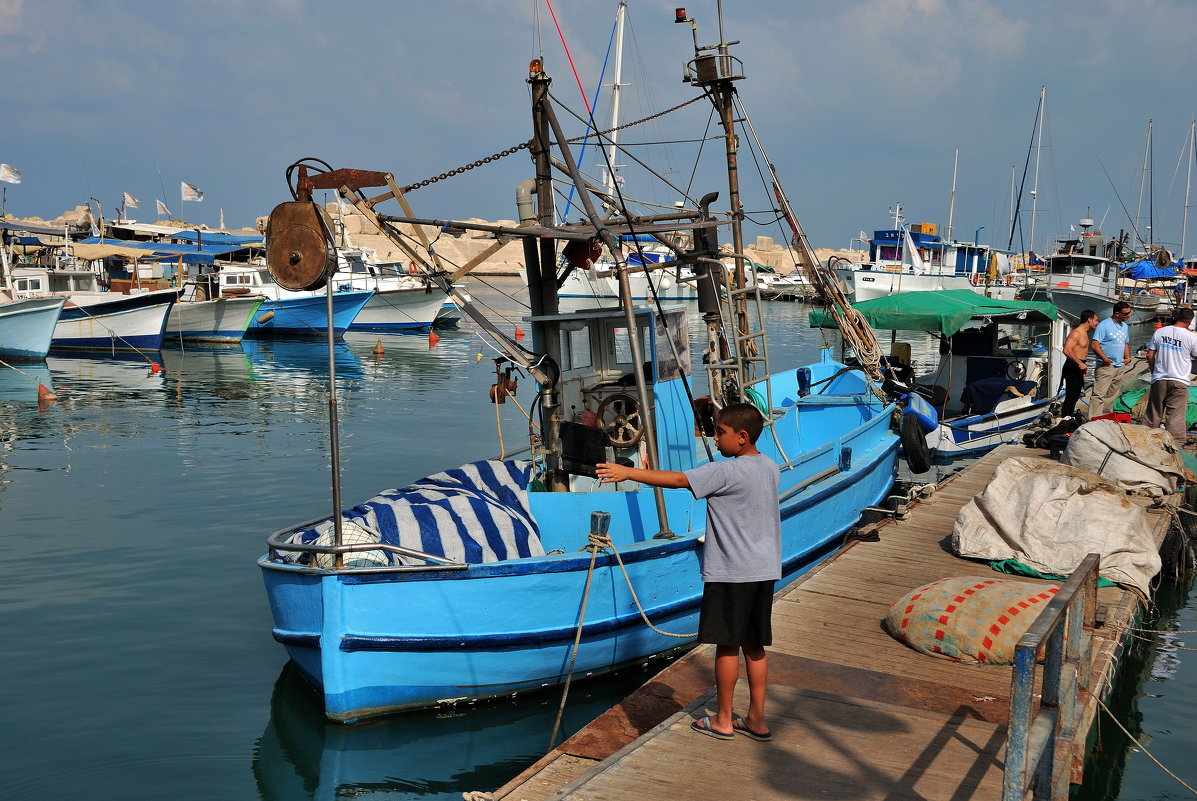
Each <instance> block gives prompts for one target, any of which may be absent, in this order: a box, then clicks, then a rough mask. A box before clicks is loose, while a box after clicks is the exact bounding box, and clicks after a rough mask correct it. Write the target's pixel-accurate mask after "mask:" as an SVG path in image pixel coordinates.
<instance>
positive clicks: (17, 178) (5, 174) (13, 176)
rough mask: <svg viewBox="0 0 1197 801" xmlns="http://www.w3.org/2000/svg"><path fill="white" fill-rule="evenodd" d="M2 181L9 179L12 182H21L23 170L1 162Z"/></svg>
mask: <svg viewBox="0 0 1197 801" xmlns="http://www.w3.org/2000/svg"><path fill="white" fill-rule="evenodd" d="M0 181H7V182H8V183H10V184H19V183H21V171H20V170H18V169H17V168H16V167H12V166H9V165H8V164H0Z"/></svg>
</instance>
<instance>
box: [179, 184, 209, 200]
mask: <svg viewBox="0 0 1197 801" xmlns="http://www.w3.org/2000/svg"><path fill="white" fill-rule="evenodd" d="M179 183H180V186H179V195H180V197H182V199H183V200H192V201H195V202H196V203H199V202H200V201H201V200H203V199H204V193H203V192H201V191H200V190H199V187H196V186H192V185H191V184H189V183H187V182H186V181H180V182H179Z"/></svg>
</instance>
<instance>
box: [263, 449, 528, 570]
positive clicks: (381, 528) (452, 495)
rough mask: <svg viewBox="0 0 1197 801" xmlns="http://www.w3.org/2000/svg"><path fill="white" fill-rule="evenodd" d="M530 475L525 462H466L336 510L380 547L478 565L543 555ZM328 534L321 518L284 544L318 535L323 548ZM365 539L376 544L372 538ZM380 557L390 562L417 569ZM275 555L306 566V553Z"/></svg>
mask: <svg viewBox="0 0 1197 801" xmlns="http://www.w3.org/2000/svg"><path fill="white" fill-rule="evenodd" d="M531 474H532V465H531V463H530V462H516V461H497V460H491V461H482V462H471V463H470V464H467V465H462V466H461V467H457V468H454V469H452V470H446V471H444V472H442V473H436V474H434V475H431V476H428V477H427V478H422V479H420V480H419V481H416V482H414V483H412V484H409V485H408V486H406V487H402V488H399V489H391V490H386V491H384V492H381V493H379V494H378V495H376V496H374V497H373V498H371V499H370V500H368V501H366V502H364V503H361V504H359V505H357V506H355V507H353V508H352V509H347V510H345V511H343V512H342V513H341V517H342V519H343V520H345V521H351V522H354V523H360V524H361V525H364V526H366V527H367V528H370V529H373V530H374V531H377V532H379V533H380V534H381V535H382V542H385V543H390V544H392V545H401V546H403V547H405V548H411V549H414V550H418V551H423V552H424V553H428V554H432V555H433V556H440V557H443V558H446V559H451V560H453V561H455V562H465V563H467V564H479V563H482V562H498V561H502V560H505V559H517V558H520V557H527V556H543V555H544V548H543V547H542V546H541V544H540V532H539V529H538V528H537V526H536V521H535V520H534V519H532V515H531V513H530V512H529V510H528V491H527V488H528V482H529V481H530V479H531ZM331 529H332V521H331V520H325V521H323V522H321V523H318V524H317V525H315V526H312V527H311V528H305V529H300V530H299V531H296V532H295V533H293V534H292V535H291V536H290V537H288V538H287V542H289V543H295V544H297V543H304V544H310V543H312V542H314V541H315V540H316V539H318V538H320V537H321V536H322V535H323V536H324V538H325V539H324V540H323V541H322V542H331V533H330V530H331ZM354 541H359V542H360V541H362V540H360V539H357V538H354ZM369 541H372V542H376V541H378V540H376V539H374V538H372V537H371V538H370V540H369ZM370 553H372V554H380V555H381V554H383V553H386V552H382V551H372V552H370ZM386 555H387V556H388V557H389V559H390V564H422V563H423V562H422V560H419V559H415V558H410V557H400V556H397V555H395V554H386ZM280 556H281V557H282V558H283V559H285V560H287V561H301V562H307V561H308V558H307V555H306V554H303V555H301V554H299V553H289V552H280Z"/></svg>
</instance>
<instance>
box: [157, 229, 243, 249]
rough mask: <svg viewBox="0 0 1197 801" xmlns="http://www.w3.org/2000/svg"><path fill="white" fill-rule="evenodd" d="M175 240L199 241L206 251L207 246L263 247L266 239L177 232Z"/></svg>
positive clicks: (217, 233)
mask: <svg viewBox="0 0 1197 801" xmlns="http://www.w3.org/2000/svg"><path fill="white" fill-rule="evenodd" d="M174 238H175V239H182V240H183V241H184V242H195V241H197V240H198V241H199V242H201V243H202V244H203V246H204V248H205V249H207V247H208V245H209V244H213V245H239V246H244V247H253V246H257V247H265V246H266V237H264V236H261V235H258V236H240V235H238V234H222V233H220V232H219V231H200V232H199V233H198V234H197V233H196V232H195V231H179V232H178V233H177V234H175V235H174Z"/></svg>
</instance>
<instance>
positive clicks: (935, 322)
mask: <svg viewBox="0 0 1197 801" xmlns="http://www.w3.org/2000/svg"><path fill="white" fill-rule="evenodd" d="M852 308H853V309H856V310H857V311H858V312H860V313H861V314H863V315H864V318H865V320H867V321H868V323H869V325H871V326H872V327H873V328H884V329H887V330H890V329H892V330H898V331H938V332H939V333H941V334H943V335H944V336H951V335H952V334H954V333H956V332H957V331H959V330H960V329H961V328H963V327H964V324H965V323H967V322H968V321H969V320H970V319H972V318H973V317H995V318H999V317H1002V318H1007V319H1009V318H1011V317H1018V318H1019V319H1025V320H1026V321H1027V322H1036V321H1046V320H1055V319H1056V318H1057V317H1058V316H1059V313H1058V311H1057V310H1056V307H1055V306H1053V305H1052V304H1050V303H1046V302H1044V301H1037V300H999V299H997V298H987V297H985V296H984V295H981V294H979V293H977V292H973V291H972V290H971V289H941V290H937V291H934V292H901V293H899V294H897V295H889V296H887V297H884V298H874V299H873V300H865V301H861V302H860V303H853V304H852ZM1024 314H1025V317H1019V316H1020V315H1024ZM807 316H808V319H809V320H810V324H811V327H813V328H835V327H836V326H835V321H834V318H832V316H831V315H830V314H829V313H828V312H827V310H826V309H812V310H811V311H810V313H809V314H808V315H807Z"/></svg>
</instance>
